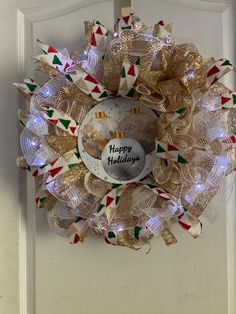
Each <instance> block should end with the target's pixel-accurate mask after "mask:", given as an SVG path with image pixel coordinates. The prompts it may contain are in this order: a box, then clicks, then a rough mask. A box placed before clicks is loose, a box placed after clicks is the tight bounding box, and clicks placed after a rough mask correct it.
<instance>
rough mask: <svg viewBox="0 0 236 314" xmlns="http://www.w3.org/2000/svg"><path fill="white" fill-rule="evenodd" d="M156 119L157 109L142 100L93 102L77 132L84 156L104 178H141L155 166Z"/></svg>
mask: <svg viewBox="0 0 236 314" xmlns="http://www.w3.org/2000/svg"><path fill="white" fill-rule="evenodd" d="M155 123H156V115H155V113H154V112H153V111H152V110H151V109H149V108H147V107H146V106H144V105H143V104H141V103H140V102H139V101H137V100H134V99H126V98H122V97H114V98H110V99H107V100H105V101H103V102H101V103H99V104H98V105H96V106H94V107H93V108H92V109H91V110H90V111H89V112H88V113H87V115H86V116H85V118H84V120H83V121H82V123H81V126H80V129H79V134H78V147H79V152H80V156H81V159H82V160H83V162H84V164H85V166H86V167H87V168H88V169H89V170H90V171H91V172H92V173H93V174H94V175H95V176H97V177H98V178H100V179H102V180H104V181H107V182H111V183H130V182H134V181H138V180H140V179H142V178H143V177H145V176H146V175H148V174H149V173H150V172H151V171H152V168H153V163H154V160H155V152H154V148H155V135H156V134H155V130H156V127H155Z"/></svg>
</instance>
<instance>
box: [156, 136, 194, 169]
mask: <svg viewBox="0 0 236 314" xmlns="http://www.w3.org/2000/svg"><path fill="white" fill-rule="evenodd" d="M156 155H157V157H159V158H163V159H168V160H173V161H175V162H178V163H181V164H187V163H188V160H187V159H186V158H184V157H183V155H182V150H181V149H180V148H178V147H177V146H175V145H173V144H169V143H162V142H160V141H158V140H156Z"/></svg>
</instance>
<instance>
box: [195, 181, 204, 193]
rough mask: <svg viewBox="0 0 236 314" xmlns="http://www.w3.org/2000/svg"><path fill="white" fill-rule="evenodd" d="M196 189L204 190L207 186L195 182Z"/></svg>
mask: <svg viewBox="0 0 236 314" xmlns="http://www.w3.org/2000/svg"><path fill="white" fill-rule="evenodd" d="M195 189H196V191H198V192H202V191H204V190H205V186H204V184H201V183H197V184H195Z"/></svg>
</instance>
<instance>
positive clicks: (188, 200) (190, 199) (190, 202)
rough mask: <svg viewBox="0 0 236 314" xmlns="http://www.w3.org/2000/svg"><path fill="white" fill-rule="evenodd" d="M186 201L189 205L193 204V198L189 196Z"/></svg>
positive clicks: (187, 195)
mask: <svg viewBox="0 0 236 314" xmlns="http://www.w3.org/2000/svg"><path fill="white" fill-rule="evenodd" d="M185 200H186V201H187V202H188V203H189V204H192V197H191V196H190V195H189V194H186V195H185Z"/></svg>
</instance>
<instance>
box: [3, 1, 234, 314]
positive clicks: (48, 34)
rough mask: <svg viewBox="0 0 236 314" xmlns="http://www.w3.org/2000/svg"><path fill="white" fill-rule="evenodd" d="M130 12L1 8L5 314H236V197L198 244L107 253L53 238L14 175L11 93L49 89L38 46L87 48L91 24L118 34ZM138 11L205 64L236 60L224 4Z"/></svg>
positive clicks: (91, 7)
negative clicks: (187, 42) (21, 88)
mask: <svg viewBox="0 0 236 314" xmlns="http://www.w3.org/2000/svg"><path fill="white" fill-rule="evenodd" d="M2 2H3V1H2ZM128 3H129V1H126V0H123V1H117V0H116V1H100V0H87V1H85V0H80V1H79V0H77V1H76V0H69V1H67V2H64V1H56V0H52V1H51V2H50V3H49V1H48V0H37V1H33V0H17V1H16V0H15V1H14V0H12V1H9V3H8V5H6V4H5V5H4V4H3V5H2V6H1V12H0V17H1V19H0V24H1V23H2V25H1V26H2V27H1V28H0V34H1V40H3V41H4V40H5V42H6V43H7V44H6V45H5V46H4V47H3V46H2V47H0V50H1V52H2V53H1V56H2V57H1V60H0V62H2V63H1V69H2V70H3V71H1V77H0V78H1V84H0V91H1V100H0V105H1V110H2V111H1V115H0V119H1V123H0V128H1V131H2V132H0V144H1V145H2V147H3V146H4V151H2V149H1V155H0V158H1V166H2V167H1V169H0V175H1V180H0V184H1V193H2V199H1V205H2V206H1V207H2V208H1V211H0V212H1V214H0V215H1V220H0V221H1V227H2V228H0V241H1V247H0V253H1V260H0V276H1V280H0V313H14V314H15V313H16V314H18V313H19V314H42V313H44V314H65V313H68V314H72V313H76V314H77V313H78V314H90V313H93V312H96V313H98V314H100V313H102V314H107V313H111V312H112V313H114V314H118V313H119V314H127V313H129V314H134V313H135V314H139V313H140V314H141V313H147V314H157V313H158V314H176V313H181V314H187V313H189V311H191V313H193V314H200V313H201V314H202V313H207V314H213V313H214V314H222V313H228V314H234V313H235V312H234V308H233V306H234V303H233V298H232V297H231V294H232V295H234V290H233V287H234V277H233V276H234V275H235V273H234V268H233V267H232V266H233V264H234V252H235V250H234V249H235V243H234V240H233V235H234V232H235V228H234V224H233V223H232V221H233V220H234V219H235V216H234V212H233V211H232V208H233V206H234V205H233V202H234V195H232V197H231V200H230V202H229V203H228V205H227V207H228V208H227V211H228V212H227V213H228V214H227V215H225V210H224V208H222V211H221V212H220V213H219V216H218V218H217V220H216V222H215V224H213V225H211V224H209V223H208V222H204V230H203V235H202V237H201V238H199V239H197V240H193V239H192V238H190V237H189V236H188V235H187V234H186V233H184V231H183V230H182V229H180V228H179V227H178V226H177V225H175V224H173V226H172V228H173V232H174V233H175V234H176V236H177V238H178V243H177V244H176V245H175V246H172V247H170V248H168V247H166V246H165V245H164V244H163V241H162V240H161V239H160V238H158V237H157V238H156V239H154V240H153V242H152V250H151V253H150V254H149V255H146V254H145V253H146V249H145V248H144V249H143V250H140V251H138V252H135V251H131V250H128V249H124V248H120V247H113V246H107V245H106V244H105V243H104V242H103V241H102V240H101V239H97V238H95V237H92V236H89V237H88V238H87V239H86V242H85V243H84V244H80V245H78V246H71V245H70V244H69V243H68V240H67V239H65V238H61V237H60V236H58V235H56V234H54V233H53V232H52V231H51V230H50V229H49V227H48V226H47V222H46V218H45V214H44V212H43V211H41V210H38V209H36V210H35V209H34V200H33V194H34V188H33V180H32V179H31V178H30V177H27V178H26V176H25V174H24V173H22V172H21V171H18V170H17V169H16V167H15V166H14V160H15V158H16V156H17V154H18V153H19V152H17V151H16V147H18V134H17V127H16V126H15V125H16V111H17V107H18V104H17V102H18V101H20V102H21V103H22V102H23V99H22V98H21V97H19V98H18V97H17V96H16V93H13V88H11V83H12V82H13V81H19V80H22V79H23V78H24V77H27V76H32V77H36V78H39V79H40V80H41V79H42V77H41V76H39V75H38V74H35V73H34V62H33V61H32V60H31V57H32V56H33V55H37V54H38V53H39V49H38V47H37V44H36V42H35V40H36V39H37V38H39V39H40V40H42V41H44V42H46V43H51V44H52V45H54V46H56V47H58V48H64V47H67V48H68V50H69V51H72V50H73V49H75V48H77V47H79V46H80V45H81V44H83V42H84V41H83V38H84V37H83V36H84V35H83V34H84V33H83V32H84V30H83V22H84V20H93V19H94V18H96V19H100V20H101V21H102V23H104V24H105V25H106V26H108V27H109V28H110V29H112V28H113V23H114V21H115V19H116V17H117V16H118V15H119V10H120V6H121V5H123V6H125V5H127V4H128ZM147 3H148V4H147ZM176 4H177V5H176ZM179 4H180V5H179ZM132 10H133V11H134V12H135V14H136V15H138V16H140V17H141V18H142V19H143V20H144V22H145V23H146V24H150V25H151V24H152V23H153V22H155V21H157V20H159V19H164V20H166V21H172V22H173V27H174V33H175V34H176V36H177V37H179V38H180V39H181V38H182V39H183V38H188V39H191V40H193V41H194V42H196V43H197V44H198V45H199V46H200V48H201V50H202V51H203V53H204V55H206V56H209V55H214V56H216V57H220V56H222V55H223V54H224V55H225V56H226V57H231V59H232V57H233V56H234V51H233V48H232V47H233V46H234V45H233V43H232V38H233V34H232V31H231V33H230V32H229V29H230V27H231V26H232V20H233V18H232V16H231V11H229V10H231V9H228V7H227V6H226V5H225V4H223V3H218V4H215V3H210V2H206V1H205V2H203V1H197V0H191V1H187V0H186V1H184V0H180V1H177V0H176V1H174V0H172V1H164V2H162V1H155V0H148V1H144V0H133V1H132ZM9 21H10V22H9ZM6 25H8V29H7V31H6ZM16 29H17V32H16ZM227 30H228V31H227ZM209 38H210V39H211V40H210V44H209ZM213 39H214V40H213ZM5 73H8V75H7V76H6V74H5ZM9 108H10V109H9ZM6 115H8V117H9V119H8V120H6V118H4V117H5V116H6ZM9 123H11V125H13V127H12V128H11V129H10V130H9V128H8V125H9ZM6 130H8V132H7V134H6ZM5 136H7V138H5ZM6 140H7V141H8V142H7V143H9V144H8V145H6ZM16 178H17V179H16ZM222 207H225V205H224V204H223V203H222ZM3 208H4V210H3ZM1 296H2V297H1Z"/></svg>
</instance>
